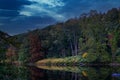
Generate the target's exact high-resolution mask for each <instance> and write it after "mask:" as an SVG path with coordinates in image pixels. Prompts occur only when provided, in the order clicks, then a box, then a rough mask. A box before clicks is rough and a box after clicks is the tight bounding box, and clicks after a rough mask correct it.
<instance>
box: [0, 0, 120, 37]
mask: <svg viewBox="0 0 120 80" xmlns="http://www.w3.org/2000/svg"><path fill="white" fill-rule="evenodd" d="M119 7H120V0H0V30H2V31H5V32H7V33H9V34H11V35H15V34H19V33H23V32H26V31H27V30H33V29H36V28H43V27H45V26H47V25H50V24H54V23H56V22H63V21H66V20H68V19H70V18H74V17H78V16H80V14H82V13H88V12H89V11H90V10H97V11H99V12H105V11H107V10H109V9H111V8H119Z"/></svg>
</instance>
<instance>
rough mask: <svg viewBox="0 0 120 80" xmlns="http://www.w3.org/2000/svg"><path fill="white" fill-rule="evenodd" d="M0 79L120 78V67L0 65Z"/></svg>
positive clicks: (62, 79)
mask: <svg viewBox="0 0 120 80" xmlns="http://www.w3.org/2000/svg"><path fill="white" fill-rule="evenodd" d="M46 69H47V70H46ZM0 80H120V67H112V68H111V67H100V68H92V67H50V66H38V67H25V66H13V65H12V66H10V65H6V66H3V65H0Z"/></svg>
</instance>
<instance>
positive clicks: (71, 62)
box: [36, 56, 87, 66]
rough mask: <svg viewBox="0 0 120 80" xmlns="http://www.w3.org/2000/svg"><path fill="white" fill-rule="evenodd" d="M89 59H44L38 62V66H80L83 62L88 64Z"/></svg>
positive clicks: (76, 57)
mask: <svg viewBox="0 0 120 80" xmlns="http://www.w3.org/2000/svg"><path fill="white" fill-rule="evenodd" d="M86 61H87V59H86V58H83V57H81V56H71V57H65V58H49V59H43V60H40V61H37V62H36V65H59V66H63V65H69V66H72V65H79V64H80V63H81V62H86Z"/></svg>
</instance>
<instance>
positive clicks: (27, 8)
mask: <svg viewBox="0 0 120 80" xmlns="http://www.w3.org/2000/svg"><path fill="white" fill-rule="evenodd" d="M29 1H31V2H34V4H31V5H24V6H23V8H22V9H21V10H20V12H19V13H20V15H24V16H36V15H37V16H41V17H45V16H50V17H53V18H54V19H56V21H63V20H65V16H64V15H62V14H59V13H58V10H60V8H62V7H63V6H64V5H65V3H64V2H62V1H60V0H29Z"/></svg>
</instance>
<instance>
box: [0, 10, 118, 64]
mask: <svg viewBox="0 0 120 80" xmlns="http://www.w3.org/2000/svg"><path fill="white" fill-rule="evenodd" d="M35 62H37V63H39V64H44V63H45V64H55V65H59V64H62V63H65V64H67V65H70V64H77V63H86V62H96V63H99V62H105V63H119V62H120V8H113V9H111V10H108V11H107V12H104V13H102V12H97V11H96V10H91V11H90V12H89V13H83V14H82V15H80V17H77V18H72V19H69V20H67V21H66V22H62V23H56V24H54V25H49V26H47V27H45V28H43V29H36V30H32V31H30V30H29V31H28V32H26V33H22V34H18V35H14V36H10V35H9V34H7V33H5V32H2V31H0V63H12V64H18V65H19V64H26V63H35Z"/></svg>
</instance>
